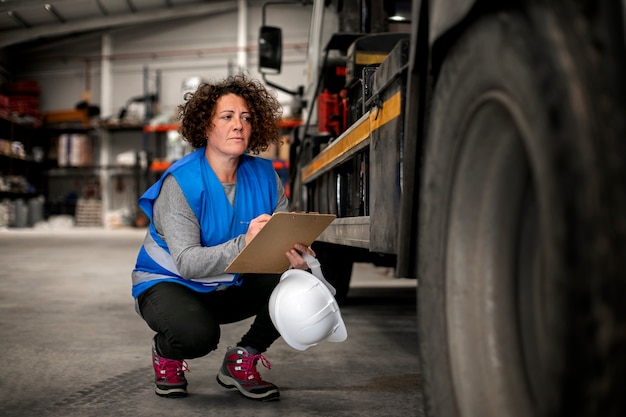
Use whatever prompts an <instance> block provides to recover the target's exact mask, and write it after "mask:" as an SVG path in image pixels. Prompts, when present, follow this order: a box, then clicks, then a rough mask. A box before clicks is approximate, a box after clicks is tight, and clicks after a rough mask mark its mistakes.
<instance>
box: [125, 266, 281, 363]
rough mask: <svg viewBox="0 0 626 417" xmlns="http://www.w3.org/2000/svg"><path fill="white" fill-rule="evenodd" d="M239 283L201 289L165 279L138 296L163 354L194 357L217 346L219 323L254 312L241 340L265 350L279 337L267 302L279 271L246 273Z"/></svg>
mask: <svg viewBox="0 0 626 417" xmlns="http://www.w3.org/2000/svg"><path fill="white" fill-rule="evenodd" d="M242 279H243V283H242V284H241V286H232V287H229V288H228V289H226V290H222V291H213V292H209V293H199V292H196V291H193V290H191V289H189V288H187V287H186V286H184V285H180V284H176V283H172V282H162V283H159V284H157V285H154V286H153V287H150V288H149V289H147V290H146V291H144V292H143V293H141V294H140V295H139V297H138V300H137V301H138V304H139V310H140V311H141V315H142V316H143V319H144V320H145V321H146V323H148V326H150V328H151V329H152V330H154V331H155V332H156V333H157V334H156V338H155V340H156V346H157V351H158V352H159V355H161V356H163V357H166V358H169V359H177V360H182V359H193V358H198V357H201V356H204V355H206V354H208V353H209V352H211V351H213V350H215V349H217V345H218V342H219V340H220V325H221V324H226V323H234V322H237V321H240V320H244V319H247V318H249V317H252V316H256V317H255V319H254V321H253V323H252V325H251V326H250V329H249V330H248V332H247V333H246V334H245V335H244V336H243V337H242V338H241V340H240V341H239V342H238V343H237V345H238V346H250V347H252V348H255V349H257V350H258V351H259V352H264V351H265V350H267V348H268V347H269V346H270V345H271V344H272V343H273V342H274V341H275V340H276V339H278V338H279V337H280V334H279V333H278V331H277V330H276V328H275V327H274V324H273V323H272V320H271V319H270V315H269V310H268V301H269V298H270V295H271V294H272V290H273V289H274V287H276V285H277V284H278V282H279V280H280V275H274V274H271V275H269V274H268V275H266V274H245V275H243V276H242Z"/></svg>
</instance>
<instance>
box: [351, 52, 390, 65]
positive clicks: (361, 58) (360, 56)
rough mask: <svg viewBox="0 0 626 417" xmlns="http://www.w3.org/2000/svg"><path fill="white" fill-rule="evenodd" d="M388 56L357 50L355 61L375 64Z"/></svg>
mask: <svg viewBox="0 0 626 417" xmlns="http://www.w3.org/2000/svg"><path fill="white" fill-rule="evenodd" d="M385 58H387V54H380V53H376V52H357V53H356V57H355V58H354V62H355V64H357V65H375V64H380V63H381V62H383V61H384V60H385Z"/></svg>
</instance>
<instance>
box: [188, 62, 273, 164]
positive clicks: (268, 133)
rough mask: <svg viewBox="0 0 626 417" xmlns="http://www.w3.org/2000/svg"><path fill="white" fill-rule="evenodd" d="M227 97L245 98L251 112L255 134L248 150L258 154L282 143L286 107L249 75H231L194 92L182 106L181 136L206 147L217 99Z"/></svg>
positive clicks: (193, 144) (205, 84) (194, 143)
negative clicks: (283, 110) (207, 134)
mask: <svg viewBox="0 0 626 417" xmlns="http://www.w3.org/2000/svg"><path fill="white" fill-rule="evenodd" d="M227 94H235V95H237V96H240V97H242V98H243V99H244V100H245V101H246V104H247V105H248V110H249V111H250V113H251V125H252V134H251V136H250V143H249V144H248V151H249V152H250V153H252V154H258V153H260V152H263V151H265V150H267V148H268V147H269V146H270V144H272V143H276V144H278V143H279V142H280V136H279V131H280V127H279V122H280V119H281V117H282V107H281V105H280V104H279V103H278V100H277V99H276V97H275V95H274V94H273V93H271V92H270V91H268V90H267V89H266V88H265V86H264V85H263V84H261V82H259V81H258V80H254V79H251V78H248V77H247V76H245V75H242V74H239V75H231V76H229V77H228V78H226V79H224V80H223V81H219V82H217V83H214V84H210V83H202V84H200V86H199V87H198V89H197V90H196V91H195V92H194V93H187V94H185V103H184V104H181V105H180V106H178V120H180V122H181V123H180V129H179V131H180V134H181V135H182V137H183V139H184V140H186V141H187V142H189V143H190V144H191V146H193V147H194V148H195V149H198V148H201V147H203V146H206V144H207V138H206V131H207V128H208V127H210V123H211V118H212V117H213V113H214V112H215V107H216V103H217V100H218V99H219V98H220V97H222V96H225V95H227Z"/></svg>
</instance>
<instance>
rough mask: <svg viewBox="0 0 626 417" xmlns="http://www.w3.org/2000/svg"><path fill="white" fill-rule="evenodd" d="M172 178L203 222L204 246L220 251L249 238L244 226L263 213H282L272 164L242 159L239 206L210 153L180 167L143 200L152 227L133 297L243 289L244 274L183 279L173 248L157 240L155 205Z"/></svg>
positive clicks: (199, 152) (139, 261)
mask: <svg viewBox="0 0 626 417" xmlns="http://www.w3.org/2000/svg"><path fill="white" fill-rule="evenodd" d="M170 174H171V175H173V176H174V178H176V181H177V182H178V184H179V186H180V188H181V190H182V192H183V194H184V196H185V198H186V200H187V203H188V204H189V207H190V208H191V210H192V211H193V212H194V214H195V215H196V218H197V219H198V223H199V224H200V229H201V244H202V246H215V245H219V244H220V243H224V242H226V241H228V240H231V239H233V238H235V237H237V236H239V235H241V234H244V233H246V230H247V225H246V224H244V223H247V222H249V221H250V220H252V219H254V218H255V217H257V216H259V215H261V214H263V213H267V214H272V213H273V212H274V210H275V209H276V204H277V201H278V184H277V182H276V171H275V170H274V167H273V165H272V162H271V161H269V160H266V159H262V158H256V157H253V156H250V155H247V154H246V155H242V157H241V161H240V164H239V167H238V168H237V184H236V192H235V201H234V204H231V203H230V201H229V200H228V197H227V196H226V192H225V191H224V187H223V185H222V183H221V182H220V181H219V179H218V178H217V176H216V175H215V173H214V172H213V169H212V168H211V166H210V165H209V163H208V161H207V160H206V157H205V148H200V149H198V150H196V151H194V152H192V153H191V154H189V155H187V156H185V157H184V158H182V159H180V160H179V161H177V162H175V163H174V164H173V165H172V166H171V167H170V168H169V169H167V170H166V171H165V172H164V173H163V175H162V176H161V178H160V179H159V180H158V181H157V182H156V183H155V184H154V185H152V186H151V187H150V188H149V189H148V190H147V191H146V192H145V193H144V194H143V195H142V196H141V198H140V199H139V207H141V209H142V210H143V211H144V213H146V216H148V219H149V220H150V226H149V232H148V233H147V235H146V239H145V240H144V243H143V245H142V247H141V249H140V250H139V255H138V256H137V263H136V265H135V269H134V270H133V273H132V278H133V289H132V293H133V297H135V298H137V297H138V296H139V294H141V293H142V292H143V291H145V290H146V289H148V288H150V287H151V286H153V285H155V284H157V283H159V282H164V281H169V282H176V283H179V284H182V285H186V286H187V287H189V288H191V289H193V290H196V291H200V292H209V291H214V290H216V289H217V288H220V287H226V286H230V285H237V284H239V282H238V274H227V273H224V274H221V275H217V276H207V277H204V278H200V279H193V280H190V279H185V278H184V277H182V276H181V275H180V274H179V272H178V269H177V267H176V264H175V262H174V259H173V258H172V256H171V254H170V251H169V248H168V247H167V244H166V243H165V241H164V240H163V239H161V238H160V237H159V235H158V234H157V232H156V229H155V227H154V222H153V219H152V216H153V208H154V202H155V200H156V199H157V197H158V196H159V193H160V191H161V186H162V184H163V180H164V179H165V177H166V176H168V175H170Z"/></svg>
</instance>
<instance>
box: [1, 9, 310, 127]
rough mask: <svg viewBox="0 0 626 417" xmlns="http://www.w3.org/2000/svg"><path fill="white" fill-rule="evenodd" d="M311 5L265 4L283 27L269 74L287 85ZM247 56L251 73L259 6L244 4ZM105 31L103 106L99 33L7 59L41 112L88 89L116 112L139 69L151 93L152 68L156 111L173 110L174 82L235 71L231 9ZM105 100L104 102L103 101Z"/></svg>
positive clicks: (300, 53)
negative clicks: (35, 91)
mask: <svg viewBox="0 0 626 417" xmlns="http://www.w3.org/2000/svg"><path fill="white" fill-rule="evenodd" d="M310 13H311V7H310V6H302V5H300V4H295V5H281V6H280V7H269V8H268V9H267V12H266V20H267V24H270V25H274V26H280V27H282V28H283V43H284V45H285V49H284V51H283V72H282V74H281V75H280V76H270V78H269V79H270V80H271V81H273V82H275V83H277V84H280V85H283V86H285V87H287V88H288V89H291V90H294V89H296V88H297V86H298V85H300V84H302V83H303V78H304V77H303V74H304V63H305V58H306V47H300V48H294V47H293V45H294V44H299V45H306V42H307V36H308V26H309V19H310ZM247 22H248V23H247V26H246V28H245V29H246V30H247V36H246V39H247V47H246V49H247V55H246V61H247V63H248V66H247V68H246V69H245V70H246V72H248V73H249V74H250V75H251V76H252V77H260V76H259V74H258V73H257V70H256V66H257V49H256V45H257V39H258V31H259V27H260V25H261V7H260V6H254V5H252V6H250V7H249V8H248V10H247ZM109 35H110V37H111V44H112V50H111V61H110V62H111V66H110V67H111V70H110V71H111V72H110V74H111V83H110V86H108V87H107V86H105V87H104V88H110V91H109V95H110V97H111V99H110V109H106V108H104V107H103V106H101V97H102V96H103V94H102V93H103V92H102V91H101V88H102V86H101V77H102V72H101V68H102V65H101V64H102V56H101V55H102V46H101V45H102V37H101V36H100V35H97V36H96V35H86V36H80V37H76V38H72V39H70V40H64V41H61V42H50V43H48V44H46V45H43V46H39V47H36V48H30V49H28V48H24V49H23V50H22V51H20V52H19V54H20V56H19V57H18V56H15V57H11V59H12V60H13V62H23V64H21V66H20V67H16V68H18V69H17V71H16V73H15V75H16V77H17V78H18V79H35V80H37V81H38V82H39V84H40V87H41V89H42V95H41V97H40V100H41V110H42V112H46V111H53V110H66V109H72V108H74V106H75V105H76V103H78V102H79V101H81V100H82V98H83V92H84V91H85V90H87V89H88V90H90V92H91V103H92V104H95V105H98V106H100V107H101V110H102V116H103V117H108V116H117V114H118V113H119V111H120V110H121V109H122V108H123V107H124V106H125V105H126V103H127V101H128V100H129V99H131V98H132V97H136V96H141V95H143V93H144V69H145V68H147V72H148V78H147V79H148V85H149V92H151V93H154V92H156V89H157V85H156V81H157V76H156V74H157V72H159V73H160V87H161V88H160V92H161V97H160V106H161V110H162V113H167V114H170V113H173V112H174V109H175V108H176V106H177V105H178V104H180V102H181V101H182V94H181V91H182V84H183V81H184V80H185V79H187V78H189V77H195V76H200V77H203V78H204V79H207V80H215V79H219V78H223V77H224V76H226V75H228V74H229V73H236V72H239V69H238V67H237V35H238V14H237V12H233V13H226V14H222V15H218V16H211V17H204V18H191V19H185V20H173V21H169V22H161V23H156V24H154V23H153V24H150V25H143V26H136V27H131V28H126V29H121V30H120V29H118V30H114V31H111V32H110V33H109ZM277 94H278V96H279V100H280V101H281V103H283V104H284V105H285V111H286V112H288V111H289V101H290V99H291V97H290V96H289V95H288V94H285V93H282V92H279V91H277ZM105 106H106V103H105Z"/></svg>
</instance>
